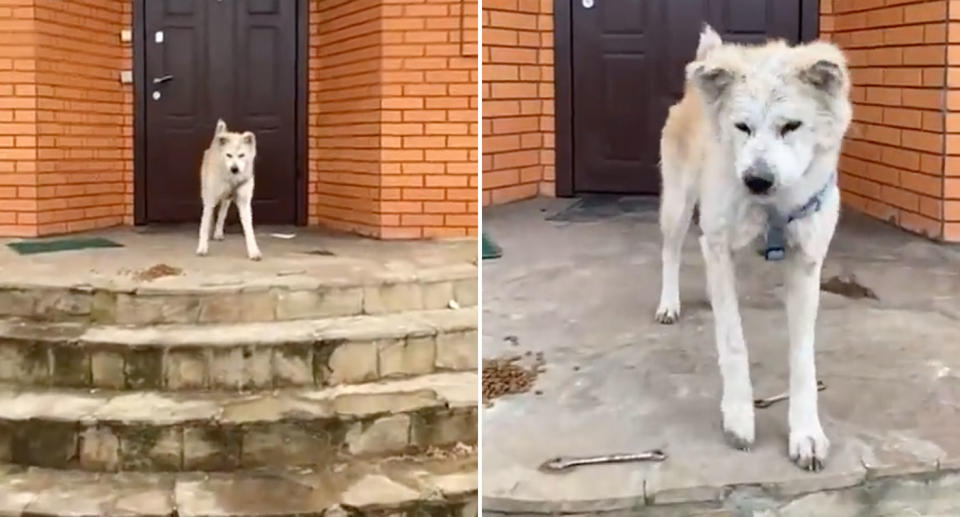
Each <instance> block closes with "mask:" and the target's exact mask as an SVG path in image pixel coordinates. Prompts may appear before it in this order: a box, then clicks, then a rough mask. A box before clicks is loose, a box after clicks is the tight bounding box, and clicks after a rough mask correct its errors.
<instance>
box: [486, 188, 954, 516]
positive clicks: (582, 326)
mask: <svg viewBox="0 0 960 517" xmlns="http://www.w3.org/2000/svg"><path fill="white" fill-rule="evenodd" d="M572 202H573V201H571V200H549V199H538V200H533V201H529V202H523V203H518V204H514V205H508V206H503V207H494V208H492V209H485V211H484V222H485V226H484V231H485V232H488V233H489V234H490V235H491V236H492V237H493V238H494V239H496V240H497V242H498V244H500V245H502V246H503V248H504V255H503V257H502V258H500V259H498V260H492V261H491V260H488V261H484V264H483V297H484V299H483V337H482V343H483V349H482V354H483V357H484V358H485V359H490V358H495V357H503V356H510V355H516V354H521V355H522V354H525V353H526V352H528V351H529V352H532V353H537V352H542V353H543V358H544V360H545V368H546V371H545V372H544V373H542V374H540V376H539V378H538V380H537V382H536V384H535V386H534V390H538V391H540V392H542V393H541V394H537V393H535V391H534V390H531V391H530V392H528V393H524V394H520V395H511V396H507V397H503V398H500V399H497V400H495V401H494V403H493V405H492V406H491V407H487V408H484V409H483V414H482V422H483V428H482V430H483V437H482V440H483V448H482V452H483V463H482V474H483V486H482V494H481V495H482V497H483V504H484V512H485V513H489V514H491V515H496V514H498V513H514V514H517V513H597V512H613V513H627V512H629V514H631V515H670V516H673V515H676V516H680V515H703V516H706V515H709V516H717V517H719V516H756V517H760V516H764V517H774V516H776V517H781V516H783V517H785V516H796V517H801V516H810V515H817V516H833V515H837V516H840V515H850V516H853V515H857V516H861V515H862V516H908V515H909V516H921V515H922V516H933V515H937V516H946V515H960V496H958V495H957V494H958V493H960V490H958V489H960V477H958V475H957V474H956V472H958V469H960V433H958V429H960V248H957V247H955V246H948V245H938V244H935V243H932V242H929V241H926V240H923V239H921V238H918V237H914V236H911V235H908V234H905V233H903V232H900V231H898V230H896V229H893V228H890V227H888V226H885V225H883V224H882V223H879V222H875V221H872V220H867V219H865V218H863V217H861V216H858V215H857V214H854V213H849V212H847V213H844V214H843V216H842V218H841V219H842V223H841V228H840V230H839V231H838V234H837V236H836V237H835V239H834V241H833V246H832V248H831V252H830V254H829V256H828V259H827V264H826V267H825V271H824V278H829V277H831V276H834V275H838V274H850V273H852V274H855V275H856V278H857V280H858V281H859V282H860V283H861V284H863V285H865V286H866V287H869V288H870V289H872V290H873V291H874V292H875V293H876V296H877V299H876V300H873V299H869V298H861V299H850V298H846V297H844V296H841V295H837V294H831V293H828V292H823V293H822V298H821V312H820V316H819V319H818V324H817V332H818V333H817V365H818V376H819V378H820V379H822V380H823V381H824V382H825V383H826V384H827V389H826V391H824V392H821V396H820V397H821V398H820V414H821V419H822V421H823V425H824V427H825V431H826V433H827V435H828V437H829V438H830V439H831V442H832V449H831V455H830V457H829V459H828V461H827V467H826V469H825V470H824V471H823V472H820V473H816V474H814V473H807V472H804V471H801V470H799V469H798V468H797V467H795V466H794V465H793V464H792V463H791V462H790V460H789V459H788V458H787V454H786V447H787V434H788V430H787V419H786V409H787V404H785V403H780V404H776V405H774V406H772V407H770V408H768V409H758V410H757V439H756V443H755V445H754V448H753V450H752V452H749V453H744V452H739V451H735V450H733V449H731V448H729V447H728V446H727V445H726V444H725V443H724V441H723V437H722V433H721V430H720V414H719V391H718V390H719V373H718V371H717V366H716V351H715V348H714V343H713V329H712V315H711V312H710V308H709V304H708V302H707V298H706V292H705V285H704V271H703V262H702V258H701V256H700V253H699V246H698V245H697V243H696V236H697V235H698V234H699V232H698V230H697V229H695V228H694V229H691V232H690V235H689V236H688V238H687V242H686V246H685V249H684V259H683V269H682V274H681V278H682V280H681V284H682V285H681V300H682V303H683V314H682V316H681V320H680V322H679V324H676V325H673V326H664V325H659V324H657V323H655V322H654V320H653V313H654V310H655V308H656V305H657V301H658V300H657V298H658V295H659V282H660V279H659V262H660V260H659V257H660V252H659V243H660V237H659V230H658V227H657V223H656V208H655V203H647V205H648V206H647V208H646V209H641V210H636V211H632V212H622V213H621V212H617V210H612V211H611V210H607V212H606V214H605V215H604V214H601V215H603V216H602V217H593V218H591V217H581V218H577V217H574V218H572V221H573V222H571V221H570V220H568V221H567V222H556V221H548V220H546V217H547V216H549V215H551V214H555V213H557V212H559V211H562V210H563V209H565V208H566V207H568V206H569V205H570V204H571V203H572ZM599 212H603V211H602V210H601V211H599ZM568 219H571V218H568ZM781 284H782V281H781V274H780V271H779V266H778V265H777V264H769V263H765V262H764V261H763V260H762V259H761V258H760V257H759V256H756V255H754V254H751V253H747V254H746V255H745V256H742V257H740V259H739V261H738V290H739V294H740V300H741V313H742V316H743V321H744V331H745V336H746V339H747V342H748V347H749V351H750V361H751V375H752V379H753V384H754V389H755V394H756V395H757V396H758V397H759V396H768V395H773V394H775V393H779V392H781V391H783V390H784V389H785V388H786V386H787V372H788V364H787V335H786V331H785V317H784V314H783V309H782V303H781V301H780V295H781V289H780V286H781ZM508 336H515V337H516V339H513V338H510V339H505V338H507V337H508ZM650 448H662V449H664V450H665V451H666V452H667V453H668V454H669V458H668V459H667V460H666V461H665V462H663V463H659V464H657V463H650V464H643V463H632V464H623V465H603V466H594V467H581V468H579V469H574V470H572V471H569V472H567V473H562V474H546V473H541V472H539V471H538V470H537V467H538V465H540V463H542V462H543V461H544V460H546V459H548V458H551V457H555V456H560V455H596V454H604V453H611V452H636V451H642V450H646V449H650Z"/></svg>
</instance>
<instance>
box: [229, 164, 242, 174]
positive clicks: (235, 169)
mask: <svg viewBox="0 0 960 517" xmlns="http://www.w3.org/2000/svg"><path fill="white" fill-rule="evenodd" d="M230 172H232V173H234V174H236V173H238V172H240V168H239V167H237V166H236V165H234V166H233V167H230Z"/></svg>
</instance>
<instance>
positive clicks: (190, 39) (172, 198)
mask: <svg viewBox="0 0 960 517" xmlns="http://www.w3.org/2000/svg"><path fill="white" fill-rule="evenodd" d="M144 3H145V10H144V22H145V37H146V42H145V57H146V61H145V67H144V68H145V74H146V82H145V84H144V88H143V90H142V91H144V92H145V95H146V96H147V98H146V101H145V102H146V110H145V116H146V121H145V124H144V127H145V128H146V143H145V145H146V158H147V159H146V161H145V176H146V177H145V182H144V183H145V186H146V189H145V190H146V196H145V198H144V199H145V204H146V219H147V221H146V222H183V221H192V222H196V221H199V219H200V211H201V201H200V180H199V176H200V162H201V159H202V156H203V151H204V150H205V149H206V148H207V146H209V145H210V141H211V139H212V137H213V128H214V126H215V125H216V121H217V119H218V118H222V119H223V120H224V121H226V123H227V125H228V126H229V128H230V129H231V130H233V131H247V130H249V131H253V132H254V133H256V135H257V158H256V163H255V171H256V189H255V195H254V204H253V214H254V221H255V222H257V223H278V224H292V223H295V222H296V212H297V202H296V201H297V200H296V196H297V192H298V188H297V181H298V175H297V161H296V156H297V139H296V121H297V119H296V117H297V113H296V105H297V103H296V95H297V90H296V86H297V67H298V66H299V64H298V62H297V21H296V15H297V5H296V4H297V2H295V1H291V0H147V1H146V2H144ZM233 217H234V218H235V217H236V215H235V212H234V215H233Z"/></svg>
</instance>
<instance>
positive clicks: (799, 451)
mask: <svg viewBox="0 0 960 517" xmlns="http://www.w3.org/2000/svg"><path fill="white" fill-rule="evenodd" d="M786 266H787V267H786V282H785V283H786V290H787V293H786V309H787V325H788V327H789V331H790V410H789V416H788V419H789V422H790V442H789V453H790V459H792V460H793V461H794V462H795V463H796V464H797V466H799V467H800V468H802V469H807V470H815V471H816V470H820V469H822V468H823V463H824V460H826V458H827V453H828V451H829V449H830V441H829V440H827V437H826V435H824V433H823V428H822V427H821V426H820V416H819V414H818V412H817V367H816V362H815V359H814V348H813V343H814V328H815V326H816V321H817V309H818V307H819V305H820V270H821V268H822V266H823V261H822V260H821V259H815V258H811V257H810V256H808V255H805V254H804V253H803V252H802V251H801V250H796V253H794V254H792V255H791V257H790V260H789V261H788V263H787V264H786Z"/></svg>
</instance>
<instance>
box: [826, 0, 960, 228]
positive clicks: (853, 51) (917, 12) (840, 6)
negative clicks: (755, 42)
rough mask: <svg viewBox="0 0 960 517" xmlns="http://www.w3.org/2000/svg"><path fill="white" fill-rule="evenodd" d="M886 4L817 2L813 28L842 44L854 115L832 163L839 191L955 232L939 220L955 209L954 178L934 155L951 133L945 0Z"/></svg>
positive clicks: (916, 223) (854, 202) (895, 217)
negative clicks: (837, 158)
mask: <svg viewBox="0 0 960 517" xmlns="http://www.w3.org/2000/svg"><path fill="white" fill-rule="evenodd" d="M886 4H887V5H886V6H884V2H880V1H876V2H864V1H862V0H824V1H822V2H821V21H820V27H821V37H822V38H823V39H826V40H830V41H833V42H834V43H837V44H838V45H840V46H841V47H842V48H843V49H844V51H845V53H846V55H847V58H848V60H849V62H850V70H851V76H852V79H853V90H852V98H853V102H854V122H853V124H852V125H851V128H850V131H849V133H848V135H847V139H846V142H845V144H844V151H843V155H842V157H841V159H840V166H839V168H840V173H841V174H840V186H841V188H842V190H843V201H844V203H845V204H846V205H847V206H849V207H852V208H854V209H857V210H859V211H862V212H865V213H867V214H870V215H872V216H874V217H877V218H879V219H882V220H884V221H888V222H890V223H892V224H895V225H897V226H899V227H901V228H903V229H906V230H908V231H911V232H915V233H919V234H922V235H925V236H927V237H930V238H933V239H947V240H958V239H960V228H953V226H951V225H950V224H945V223H946V221H948V220H949V219H947V218H948V217H953V216H956V215H960V214H953V215H950V214H949V210H947V209H948V208H949V207H950V206H952V204H951V203H950V202H949V201H948V199H950V198H956V199H960V185H958V186H956V187H952V186H951V180H950V178H949V172H948V171H949V169H945V168H944V164H945V161H944V159H943V158H944V155H945V152H947V151H949V145H948V144H949V143H950V141H951V140H952V139H951V138H950V137H949V136H948V134H947V133H948V131H949V128H946V124H945V110H946V108H947V102H946V99H947V71H948V63H947V58H948V45H947V41H948V39H947V38H948V36H947V34H948V31H947V28H948V21H947V17H948V12H947V11H948V2H947V0H936V1H910V0H906V1H898V2H889V1H888V2H886ZM954 9H956V8H954ZM951 38H952V37H951ZM951 54H952V51H951ZM958 63H960V60H958ZM958 106H960V104H958ZM954 147H956V151H957V153H958V154H960V146H954ZM951 189H952V190H951ZM958 220H960V217H958Z"/></svg>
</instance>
